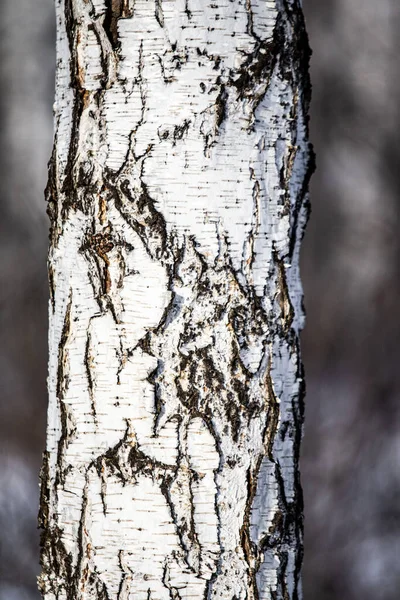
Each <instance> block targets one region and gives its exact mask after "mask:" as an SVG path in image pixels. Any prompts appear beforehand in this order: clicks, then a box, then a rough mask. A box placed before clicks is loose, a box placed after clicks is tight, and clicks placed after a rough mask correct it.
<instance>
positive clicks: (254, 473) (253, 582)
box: [240, 455, 264, 600]
mask: <svg viewBox="0 0 400 600" xmlns="http://www.w3.org/2000/svg"><path fill="white" fill-rule="evenodd" d="M263 458H264V457H263V455H261V456H259V457H258V458H257V461H256V466H255V467H254V469H253V468H252V467H251V466H250V467H249V469H248V470H247V499H246V507H245V511H244V518H243V525H242V527H241V529H240V542H241V545H242V549H243V553H244V556H245V559H246V562H247V564H248V571H249V575H248V576H249V588H250V590H251V592H252V594H253V599H254V600H258V599H259V594H258V588H257V579H256V575H257V566H256V565H257V562H258V561H257V559H258V549H257V546H256V545H255V544H254V543H253V542H252V541H251V538H250V516H251V509H252V506H253V502H254V498H255V495H256V492H257V481H258V476H259V473H260V468H261V464H262V461H263Z"/></svg>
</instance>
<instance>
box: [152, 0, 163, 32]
mask: <svg viewBox="0 0 400 600" xmlns="http://www.w3.org/2000/svg"><path fill="white" fill-rule="evenodd" d="M162 3H163V0H154V4H155V16H156V19H157V23H158V24H159V26H160V27H164V12H163V6H162Z"/></svg>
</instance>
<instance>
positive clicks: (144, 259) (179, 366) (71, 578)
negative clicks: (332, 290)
mask: <svg viewBox="0 0 400 600" xmlns="http://www.w3.org/2000/svg"><path fill="white" fill-rule="evenodd" d="M57 28H58V37H57V52H58V63H57V90H56V100H55V122H56V134H55V144H54V151H53V156H52V159H51V161H50V173H49V185H48V189H47V195H48V202H49V209H48V210H49V215H50V219H51V234H50V251H49V279H50V290H51V300H50V305H49V306H50V331H49V345H50V360H49V378H48V387H49V412H48V434H47V450H46V452H45V457H44V463H43V469H42V475H41V479H42V498H41V513H40V523H41V526H42V528H43V533H42V567H43V570H42V575H41V577H40V578H39V583H40V588H41V591H42V594H43V598H45V599H46V600H55V599H57V600H80V599H82V600H83V599H96V600H167V599H174V600H176V599H179V600H186V599H193V600H195V599H196V600H200V599H202V600H203V599H210V598H215V599H222V600H245V599H247V600H266V599H276V600H279V599H284V600H288V599H296V598H300V597H301V584H300V566H301V559H302V499H301V488H300V484H299V471H298V459H299V443H300V438H301V430H302V420H303V390H304V381H303V374H302V366H301V361H300V355H299V331H300V329H301V327H302V323H303V311H302V289H301V284H300V279H299V245H300V241H301V237H302V232H303V229H304V225H305V222H306V219H307V214H308V208H307V207H308V204H307V185H308V179H309V176H310V173H311V170H312V160H311V154H312V153H311V152H310V148H309V144H308V140H307V109H308V96H309V83H308V75H307V71H308V45H307V37H306V34H305V30H304V23H303V17H302V12H301V7H300V5H299V2H298V1H296V0H276V1H275V0H215V1H214V2H208V1H207V2H206V1H205V0H202V1H201V0H108V1H105V0H57Z"/></svg>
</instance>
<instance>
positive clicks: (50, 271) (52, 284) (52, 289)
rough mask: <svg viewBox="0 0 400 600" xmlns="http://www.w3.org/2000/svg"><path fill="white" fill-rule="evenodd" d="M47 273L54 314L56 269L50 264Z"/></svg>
mask: <svg viewBox="0 0 400 600" xmlns="http://www.w3.org/2000/svg"><path fill="white" fill-rule="evenodd" d="M47 273H48V278H49V292H50V302H51V308H52V310H53V313H54V311H55V307H56V282H55V279H54V269H53V267H52V265H51V264H50V263H49V264H48V266H47Z"/></svg>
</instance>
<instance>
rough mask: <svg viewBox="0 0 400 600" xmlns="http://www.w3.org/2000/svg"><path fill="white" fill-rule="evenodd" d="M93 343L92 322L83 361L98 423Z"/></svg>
mask: <svg viewBox="0 0 400 600" xmlns="http://www.w3.org/2000/svg"><path fill="white" fill-rule="evenodd" d="M91 344H92V340H91V334H90V324H89V327H88V330H87V334H86V344H85V355H84V358H83V361H84V364H85V371H86V378H87V382H88V390H89V397H90V404H91V408H92V416H93V419H94V421H95V423H97V414H96V402H95V398H94V381H93V376H92V364H91V361H92V354H91Z"/></svg>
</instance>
